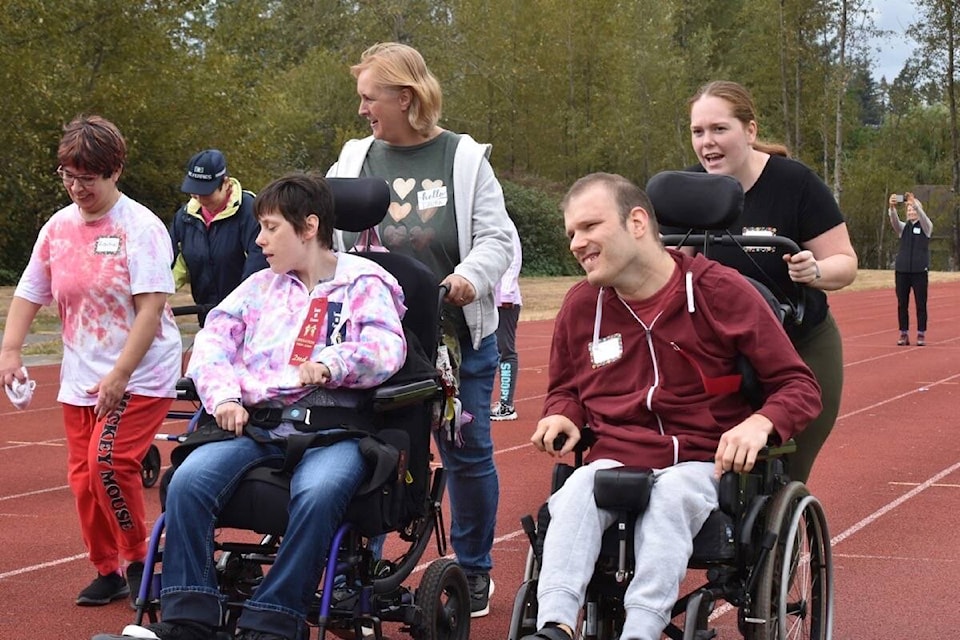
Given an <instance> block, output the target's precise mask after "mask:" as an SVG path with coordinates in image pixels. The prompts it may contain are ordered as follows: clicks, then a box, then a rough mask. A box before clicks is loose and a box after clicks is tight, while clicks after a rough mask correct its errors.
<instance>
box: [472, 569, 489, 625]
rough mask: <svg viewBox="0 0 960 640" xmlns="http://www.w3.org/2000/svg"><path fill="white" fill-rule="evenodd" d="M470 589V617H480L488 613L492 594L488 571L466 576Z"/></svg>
mask: <svg viewBox="0 0 960 640" xmlns="http://www.w3.org/2000/svg"><path fill="white" fill-rule="evenodd" d="M467 588H468V589H469V590H470V617H471V618H482V617H483V616H485V615H487V614H488V613H490V596H492V595H493V589H494V587H493V580H491V579H490V574H489V573H474V574H472V575H468V576H467Z"/></svg>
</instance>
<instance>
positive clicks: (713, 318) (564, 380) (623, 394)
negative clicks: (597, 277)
mask: <svg viewBox="0 0 960 640" xmlns="http://www.w3.org/2000/svg"><path fill="white" fill-rule="evenodd" d="M667 251H669V253H670V255H671V256H672V257H673V259H674V260H675V261H676V263H677V266H678V271H677V272H674V275H673V277H672V278H671V279H670V282H668V283H667V285H665V286H664V288H663V289H661V290H660V292H658V293H657V294H655V295H654V296H653V297H652V298H651V299H650V300H648V301H645V302H642V303H640V304H639V305H637V304H630V305H628V304H627V303H625V302H624V301H623V300H621V299H620V297H619V296H618V295H617V294H616V292H614V291H613V290H612V289H602V290H601V289H598V288H597V287H594V286H592V285H590V284H589V283H588V282H586V281H583V282H580V283H578V284H576V285H574V287H573V288H571V289H570V291H569V292H568V293H567V295H566V297H565V298H564V301H563V305H562V306H561V308H560V312H559V313H558V315H557V319H556V324H555V327H554V334H553V345H552V350H551V354H550V386H549V390H548V393H547V398H546V401H545V402H544V405H543V415H544V416H548V415H554V414H561V415H564V416H566V417H567V418H569V419H570V420H572V421H573V423H574V424H577V425H589V426H590V427H592V428H593V429H594V430H595V433H596V435H597V442H596V444H595V445H594V446H593V447H592V448H591V449H590V452H589V454H588V455H587V458H586V459H587V462H590V461H592V460H596V459H599V458H610V459H613V460H617V461H619V462H621V463H623V464H626V465H631V466H641V467H648V468H655V469H662V468H664V467H668V466H671V465H673V464H676V463H678V462H686V461H691V460H700V461H712V460H713V459H714V454H715V453H716V450H717V444H718V443H719V442H720V436H721V434H722V433H723V432H724V431H727V430H728V429H731V428H732V427H735V426H736V425H738V424H739V423H740V422H742V421H743V420H745V419H746V418H747V417H748V416H750V415H751V414H752V413H753V410H752V409H751V408H750V406H749V404H748V403H747V401H746V399H745V398H744V397H743V396H742V395H741V394H740V393H739V392H737V391H735V390H733V389H735V388H736V384H735V383H736V379H730V378H726V376H731V375H736V371H735V360H736V357H737V355H738V354H743V355H744V356H746V357H747V358H748V359H749V360H750V363H751V364H752V365H753V367H754V369H756V372H757V378H758V380H759V381H760V384H761V385H762V387H763V389H764V392H765V394H766V401H765V403H764V405H763V407H762V408H760V409H759V410H758V411H757V413H760V414H762V415H764V416H766V417H767V418H769V419H770V421H771V422H773V426H774V430H775V437H778V438H779V440H780V441H781V442H782V441H785V440H787V439H788V438H790V437H791V436H792V435H793V434H795V433H797V432H799V431H800V430H802V429H803V428H804V427H805V426H806V425H807V423H808V422H810V421H811V420H812V419H813V418H815V417H816V416H817V415H819V413H820V410H821V403H820V387H819V385H818V384H817V382H816V379H815V378H814V377H813V374H812V373H811V372H810V369H808V368H807V366H806V365H805V364H804V363H803V361H802V360H801V359H800V356H799V355H797V352H796V350H795V349H794V347H793V345H792V344H791V343H790V340H789V338H787V335H786V333H785V332H784V330H783V327H782V326H781V325H780V323H779V321H778V320H777V318H776V317H775V316H774V314H773V312H772V311H771V310H770V307H769V306H768V304H767V303H766V301H765V300H764V299H763V298H762V297H761V295H760V294H759V293H758V292H757V290H756V289H755V288H754V287H753V285H751V284H750V283H749V282H747V280H745V279H744V278H743V277H742V276H741V275H740V274H739V273H738V272H737V271H735V270H733V269H730V268H728V267H725V266H723V265H721V264H719V263H717V262H714V261H712V260H708V259H706V258H704V257H703V256H697V257H695V258H693V257H690V256H687V255H684V254H681V253H678V252H676V251H672V250H669V249H668V250H667ZM598 296H600V301H599V305H598ZM651 303H652V306H651ZM645 314H646V315H645ZM598 316H599V339H600V340H601V341H602V340H603V339H604V338H608V337H610V336H612V335H614V334H620V342H621V343H622V355H620V357H619V358H618V359H616V360H614V361H612V362H609V363H607V364H600V365H598V366H594V363H593V362H592V360H591V356H590V345H591V343H593V341H594V327H595V322H596V321H597V318H598ZM642 320H643V321H645V322H646V327H648V328H649V331H648V330H647V329H646V328H645V327H644V325H643V324H642V322H641V321H642ZM614 351H615V352H616V351H617V350H614ZM731 382H733V383H734V384H733V385H732V386H731V385H730V384H729V383H731ZM724 383H727V384H726V385H725V384H724ZM725 386H726V387H727V388H724V387H725Z"/></svg>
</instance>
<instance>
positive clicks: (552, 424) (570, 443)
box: [530, 415, 580, 458]
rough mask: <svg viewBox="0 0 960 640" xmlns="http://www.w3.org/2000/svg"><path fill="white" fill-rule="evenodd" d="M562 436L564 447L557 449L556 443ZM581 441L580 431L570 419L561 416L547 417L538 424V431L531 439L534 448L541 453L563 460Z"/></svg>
mask: <svg viewBox="0 0 960 640" xmlns="http://www.w3.org/2000/svg"><path fill="white" fill-rule="evenodd" d="M561 434H562V435H563V436H564V437H563V438H561V440H562V441H563V446H562V447H559V448H556V449H555V448H554V444H555V441H556V440H557V437H558V436H560V435H561ZM579 441H580V429H578V428H577V425H575V424H573V422H572V421H571V420H570V419H569V418H567V417H566V416H561V415H552V416H547V417H546V418H543V419H542V420H540V422H538V423H537V430H536V431H534V432H533V435H532V436H531V437H530V442H532V443H533V446H535V447H536V448H537V449H540V451H546V452H547V453H549V454H550V455H551V456H553V457H555V458H562V457H563V456H565V455H567V454H568V453H570V452H571V451H573V448H574V447H576V446H577V442H579ZM556 444H559V442H556Z"/></svg>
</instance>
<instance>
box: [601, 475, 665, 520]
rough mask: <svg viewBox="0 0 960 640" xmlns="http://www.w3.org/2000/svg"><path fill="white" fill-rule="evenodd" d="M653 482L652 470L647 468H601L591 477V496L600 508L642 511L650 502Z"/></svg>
mask: <svg viewBox="0 0 960 640" xmlns="http://www.w3.org/2000/svg"><path fill="white" fill-rule="evenodd" d="M653 482H654V478H653V472H652V471H650V470H649V469H642V468H639V467H614V468H613V469H601V470H600V471H597V473H596V475H595V476H594V478H593V497H594V500H595V501H596V503H597V506H598V507H600V508H601V509H613V510H615V511H627V512H635V513H643V511H644V510H645V509H646V508H647V503H648V502H650V489H652V488H653Z"/></svg>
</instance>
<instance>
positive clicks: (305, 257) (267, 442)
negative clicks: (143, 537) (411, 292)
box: [124, 174, 407, 640]
mask: <svg viewBox="0 0 960 640" xmlns="http://www.w3.org/2000/svg"><path fill="white" fill-rule="evenodd" d="M333 207H334V204H333V196H332V195H331V192H330V188H329V186H328V185H327V183H326V181H325V180H324V179H323V178H319V177H314V176H310V175H306V174H291V175H288V176H285V177H283V178H280V179H279V180H276V181H275V182H273V183H272V184H270V185H268V186H267V187H266V188H265V189H264V190H263V192H262V193H261V194H260V196H259V197H258V198H257V200H256V205H255V213H256V216H257V219H258V220H259V222H260V234H259V235H258V237H257V244H258V245H259V246H260V247H262V248H263V253H264V256H265V257H266V259H267V261H268V262H269V264H270V269H269V270H264V271H261V272H259V273H256V274H254V275H253V276H251V277H250V278H249V279H247V280H246V281H244V282H243V283H242V284H241V285H240V286H239V287H238V288H237V289H236V290H235V291H234V292H233V293H231V294H230V295H229V296H227V298H226V299H224V301H223V302H222V303H220V304H219V305H218V306H217V307H216V308H214V309H213V310H212V311H211V312H210V314H209V315H208V316H207V320H206V323H205V326H204V328H203V329H202V330H201V331H200V332H199V333H198V334H197V337H196V341H195V343H194V351H193V357H192V359H191V362H190V366H189V368H188V371H187V374H188V375H189V376H190V377H192V378H194V379H195V380H196V386H197V391H198V394H199V396H200V399H201V400H202V402H203V406H204V407H205V408H206V410H207V411H208V412H209V413H210V414H211V415H212V417H213V420H214V421H215V423H216V426H217V427H219V429H221V430H222V432H220V433H222V434H229V436H228V437H227V438H226V439H223V438H220V439H218V441H214V442H209V443H207V444H204V445H203V446H200V447H198V448H196V449H194V450H193V451H192V452H191V453H190V454H189V456H187V457H186V459H185V460H184V461H183V462H182V463H181V464H180V466H179V467H178V468H177V470H176V473H175V475H174V476H173V479H172V481H171V483H170V486H169V490H168V494H167V500H166V527H167V528H166V545H165V550H164V555H163V558H164V560H163V585H162V589H161V594H160V598H161V610H162V618H163V619H162V621H160V622H158V623H154V624H151V625H149V626H148V627H146V628H144V627H136V628H130V627H128V628H127V629H125V630H124V635H133V636H135V637H140V638H159V639H161V640H169V639H171V638H177V639H187V640H194V639H195V640H206V639H212V638H215V637H219V636H217V635H215V631H216V628H217V627H218V626H219V624H220V622H221V594H220V591H219V590H218V588H217V579H216V571H215V568H214V560H213V536H214V528H215V523H216V520H217V516H218V513H219V511H220V510H221V509H222V508H223V506H224V505H225V504H226V503H227V501H228V500H229V498H230V496H231V494H232V492H233V491H234V490H235V488H236V486H237V484H238V482H239V480H240V479H241V478H242V477H243V475H244V474H245V473H246V472H247V471H248V470H249V469H251V468H253V467H254V466H258V465H263V464H265V463H266V464H270V463H275V464H276V463H280V462H282V461H283V460H284V441H285V439H286V438H287V437H288V436H289V435H291V434H293V433H296V432H297V429H296V428H295V426H294V424H293V423H292V422H290V421H288V417H289V416H290V412H288V411H283V412H282V415H283V420H282V421H281V422H280V423H279V425H278V426H276V427H275V428H273V429H267V428H264V427H262V426H257V425H256V424H254V422H255V420H256V419H257V415H258V412H257V411H256V409H259V408H265V407H269V408H274V409H278V410H283V409H289V408H290V407H292V406H296V407H306V406H317V405H320V406H331V405H332V406H339V407H344V406H350V403H351V402H354V401H355V394H358V393H359V391H357V390H359V389H366V388H370V387H374V386H376V385H378V384H380V383H382V382H383V381H385V380H386V379H387V378H389V377H390V376H391V375H393V374H394V373H395V372H397V371H398V370H399V369H400V367H401V365H402V364H403V362H404V359H405V358H406V351H407V349H406V342H405V339H404V333H403V329H402V326H401V316H402V315H403V314H404V313H405V311H406V309H405V307H404V303H403V293H402V290H401V288H400V286H399V285H398V284H397V281H396V280H395V278H394V277H393V276H391V275H390V274H389V273H387V272H386V271H385V270H383V269H382V268H381V267H380V266H378V265H376V264H375V263H373V262H371V261H369V260H366V259H365V258H362V257H359V256H355V255H348V254H340V253H335V252H334V251H333V250H332V249H331V247H332V232H333V224H334V211H333ZM314 413H315V412H314ZM210 426H212V425H210ZM366 473H367V464H366V463H365V461H364V458H363V457H362V456H361V453H360V450H359V447H358V445H357V440H355V439H344V440H340V441H337V442H335V443H333V444H330V445H329V446H321V447H315V448H310V449H307V451H306V452H305V453H304V454H303V457H302V459H301V460H300V462H299V463H298V465H297V466H296V468H295V469H294V471H293V475H292V480H291V488H290V490H291V502H290V507H289V525H288V527H287V532H286V535H285V536H284V540H283V544H282V545H281V546H280V549H279V553H278V555H277V557H276V560H275V563H274V565H273V566H272V567H271V569H270V571H268V572H267V574H266V576H265V577H264V579H263V581H262V583H261V584H260V585H259V586H258V588H257V589H256V591H255V593H254V595H253V596H252V597H251V598H250V599H249V600H248V601H247V602H246V603H245V605H244V609H243V612H242V613H241V615H240V617H239V620H238V622H237V627H238V633H237V636H236V637H237V638H243V639H245V640H253V639H257V640H295V639H299V638H302V637H304V635H303V634H304V626H305V625H304V620H305V617H306V615H307V606H308V603H309V601H310V598H311V597H312V595H313V594H314V592H315V590H316V587H317V584H318V582H319V580H320V576H321V574H322V570H323V566H324V562H325V560H326V558H325V555H326V553H327V550H328V549H329V547H330V543H331V539H332V536H333V533H334V530H335V529H336V527H337V526H338V524H339V523H340V521H341V520H342V519H343V514H344V512H345V510H346V508H347V505H348V503H349V502H350V499H351V497H352V496H353V494H354V492H355V491H356V489H357V488H358V487H359V486H360V485H361V483H362V482H363V480H364V479H365V475H366Z"/></svg>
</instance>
